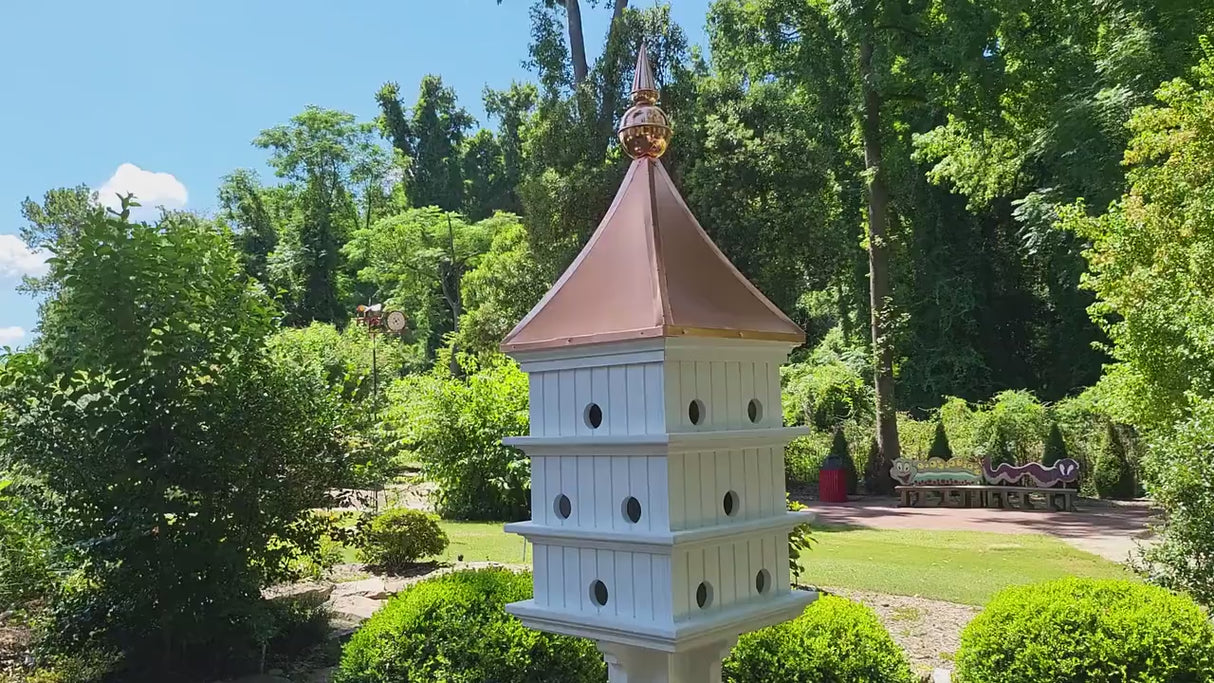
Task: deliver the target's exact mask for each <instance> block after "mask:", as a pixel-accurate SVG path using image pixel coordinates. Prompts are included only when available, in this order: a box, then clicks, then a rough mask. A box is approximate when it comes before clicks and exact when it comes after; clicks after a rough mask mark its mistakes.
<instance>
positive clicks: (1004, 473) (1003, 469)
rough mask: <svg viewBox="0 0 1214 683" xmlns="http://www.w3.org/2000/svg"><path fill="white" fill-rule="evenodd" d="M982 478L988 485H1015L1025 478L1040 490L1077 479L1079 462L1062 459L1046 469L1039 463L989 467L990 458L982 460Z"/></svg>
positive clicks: (1003, 464)
mask: <svg viewBox="0 0 1214 683" xmlns="http://www.w3.org/2000/svg"><path fill="white" fill-rule="evenodd" d="M982 476H983V477H985V478H986V483H988V484H1016V483H1019V482H1020V481H1021V480H1022V479H1024V478H1025V477H1028V478H1029V479H1032V480H1033V483H1034V484H1036V485H1037V486H1038V487H1041V488H1048V487H1050V486H1053V485H1054V484H1058V483H1070V482H1072V481H1075V480H1076V479H1078V478H1079V462H1078V461H1077V460H1074V459H1073V458H1063V459H1062V460H1059V461H1058V462H1056V463H1054V464H1053V465H1051V466H1049V467H1046V466H1045V465H1042V464H1041V463H1039V462H1030V463H1025V464H1023V465H1009V464H1007V463H1005V462H1004V463H999V464H998V465H995V466H993V467H992V466H991V459H990V458H983V459H982Z"/></svg>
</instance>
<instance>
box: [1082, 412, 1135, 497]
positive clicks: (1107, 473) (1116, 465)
mask: <svg viewBox="0 0 1214 683" xmlns="http://www.w3.org/2000/svg"><path fill="white" fill-rule="evenodd" d="M1092 478H1093V480H1094V481H1095V483H1096V491H1097V493H1099V494H1100V497H1101V498H1114V499H1122V500H1125V499H1129V498H1133V497H1134V495H1135V493H1136V488H1137V485H1136V484H1135V481H1134V469H1133V468H1132V467H1131V466H1130V461H1129V459H1128V458H1127V457H1126V449H1125V441H1124V440H1123V439H1122V436H1121V434H1120V432H1119V431H1118V430H1117V427H1116V426H1114V425H1113V423H1111V422H1110V423H1109V425H1108V429H1107V431H1106V435H1105V442H1104V450H1103V451H1101V453H1100V459H1099V460H1097V461H1096V471H1095V472H1093V473H1092Z"/></svg>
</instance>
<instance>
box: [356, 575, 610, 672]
mask: <svg viewBox="0 0 1214 683" xmlns="http://www.w3.org/2000/svg"><path fill="white" fill-rule="evenodd" d="M530 597H531V575H530V574H515V573H513V572H509V571H505V570H500V569H483V570H478V571H461V572H453V573H451V574H447V575H445V576H441V577H438V578H435V579H429V580H426V581H422V582H420V583H417V584H415V585H413V586H412V587H410V588H408V589H406V590H405V591H404V592H403V593H401V594H400V595H397V596H396V597H395V598H393V599H392V600H390V601H389V602H388V604H387V605H385V606H384V607H383V609H381V610H380V611H378V612H376V613H375V614H374V615H373V616H372V617H371V618H370V619H368V620H367V621H366V622H365V623H364V624H363V626H362V628H360V629H359V630H358V632H357V633H355V634H354V637H353V638H351V639H350V642H349V643H347V644H346V646H345V649H344V650H343V652H342V658H341V665H340V667H339V668H338V671H337V673H336V674H335V676H334V679H333V680H334V683H417V682H422V681H426V682H428V681H444V682H446V683H485V682H487V681H492V682H493V683H536V682H537V681H561V682H562V683H583V682H585V683H602V682H603V681H605V680H606V678H607V673H606V666H605V665H604V664H603V658H602V655H601V654H600V653H599V651H598V650H597V649H596V648H595V646H594V643H592V642H590V641H588V640H581V639H577V638H567V637H564V636H554V635H549V634H545V633H540V632H539V631H533V630H531V629H529V628H526V627H524V626H523V624H522V623H521V622H519V620H518V619H515V618H514V617H512V616H510V615H509V614H507V613H506V612H505V610H504V609H503V606H504V605H505V604H506V603H509V602H516V601H518V600H526V599H528V598H530Z"/></svg>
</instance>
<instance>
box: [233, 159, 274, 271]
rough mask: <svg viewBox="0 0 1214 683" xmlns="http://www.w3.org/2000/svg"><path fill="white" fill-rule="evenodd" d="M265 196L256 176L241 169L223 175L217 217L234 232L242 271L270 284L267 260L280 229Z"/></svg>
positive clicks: (254, 173) (253, 172)
mask: <svg viewBox="0 0 1214 683" xmlns="http://www.w3.org/2000/svg"><path fill="white" fill-rule="evenodd" d="M267 194H268V193H267V192H266V190H265V188H263V187H262V186H261V182H260V181H259V180H258V178H257V173H256V172H255V171H250V170H248V169H243V168H241V169H237V170H235V171H233V172H232V173H229V174H228V175H226V176H224V178H223V180H222V181H221V183H220V185H219V206H220V215H221V216H222V218H223V219H224V220H225V221H227V222H228V224H229V225H231V226H232V227H233V232H235V233H236V236H237V238H236V239H237V244H238V245H239V248H240V251H241V253H242V254H244V260H245V272H246V273H248V275H249V277H251V278H254V279H256V280H258V281H260V282H265V283H268V282H269V281H270V274H269V258H270V254H271V253H273V252H274V249H275V247H277V246H278V230H279V228H278V226H277V225H276V223H275V220H274V219H275V216H274V207H272V206H268V204H269V203H270V202H269V198H268V197H267Z"/></svg>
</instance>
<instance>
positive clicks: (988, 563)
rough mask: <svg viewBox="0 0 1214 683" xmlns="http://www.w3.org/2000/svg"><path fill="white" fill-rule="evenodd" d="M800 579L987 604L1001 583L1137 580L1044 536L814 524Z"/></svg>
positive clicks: (1110, 563)
mask: <svg viewBox="0 0 1214 683" xmlns="http://www.w3.org/2000/svg"><path fill="white" fill-rule="evenodd" d="M813 535H814V538H815V539H817V541H818V542H817V543H815V544H814V546H813V549H812V550H810V552H808V553H806V554H805V555H804V556H803V557H802V562H801V566H802V567H803V568H804V571H803V573H802V574H801V581H802V582H803V583H810V584H814V585H820V586H835V587H839V588H852V589H857V590H868V591H875V592H878V593H890V594H894V595H911V596H917V597H922V598H929V599H932V600H946V601H949V602H959V603H965V604H971V605H982V604H985V603H986V602H987V601H988V600H990V598H991V596H993V595H994V594H995V593H996V592H998V591H999V590H1000V589H1003V588H1006V587H1007V586H1012V585H1016V584H1022V583H1034V582H1037V581H1048V580H1051V579H1057V578H1062V577H1064V576H1081V577H1091V578H1132V577H1133V574H1132V573H1131V572H1129V571H1128V570H1127V569H1125V568H1124V567H1122V566H1121V565H1118V564H1115V563H1113V562H1110V561H1108V560H1106V559H1104V558H1101V557H1098V556H1096V555H1092V554H1090V553H1085V552H1083V551H1081V550H1077V549H1075V548H1072V547H1071V546H1069V545H1067V544H1065V543H1063V542H1062V541H1060V540H1058V539H1056V538H1053V537H1051V536H1045V535H1042V534H995V533H986V532H981V531H922V530H897V531H894V530H886V529H866V528H855V527H833V528H816V529H814V532H813Z"/></svg>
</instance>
